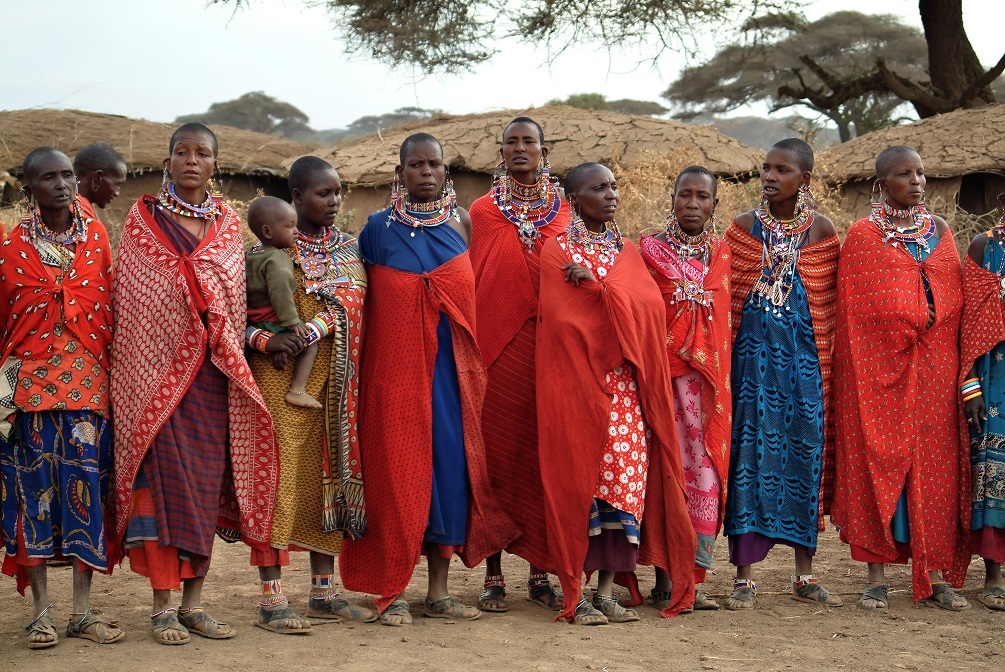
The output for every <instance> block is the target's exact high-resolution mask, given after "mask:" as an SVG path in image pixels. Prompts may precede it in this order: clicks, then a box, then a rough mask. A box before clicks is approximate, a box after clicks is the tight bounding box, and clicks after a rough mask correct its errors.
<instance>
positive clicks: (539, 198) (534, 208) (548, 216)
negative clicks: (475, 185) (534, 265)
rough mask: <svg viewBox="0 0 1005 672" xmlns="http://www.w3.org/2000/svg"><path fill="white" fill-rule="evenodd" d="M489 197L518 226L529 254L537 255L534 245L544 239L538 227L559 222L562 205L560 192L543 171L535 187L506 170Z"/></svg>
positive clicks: (498, 177)
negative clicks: (554, 221)
mask: <svg viewBox="0 0 1005 672" xmlns="http://www.w3.org/2000/svg"><path fill="white" fill-rule="evenodd" d="M489 195H490V196H491V197H492V202H493V203H495V204H496V207H497V208H499V211H500V212H501V213H502V214H503V216H504V217H506V219H508V220H509V221H510V222H512V223H513V224H514V225H515V226H516V230H517V235H518V236H519V237H520V242H521V243H523V245H524V246H525V247H526V248H527V254H532V253H533V252H534V244H535V242H536V241H537V240H538V239H540V238H541V232H540V231H538V228H540V227H542V226H545V225H547V224H549V223H550V222H551V221H552V220H553V219H555V215H557V214H558V211H559V209H560V208H561V206H562V202H561V200H560V199H559V198H558V189H557V188H556V186H555V184H554V183H553V182H551V180H550V179H549V177H548V174H547V173H545V172H543V171H542V173H541V177H540V178H539V179H538V181H537V183H535V184H522V183H520V182H517V181H516V180H514V179H513V178H512V176H510V174H509V172H508V171H503V172H502V174H498V175H496V177H495V179H494V180H493V182H492V189H491V191H490V192H489Z"/></svg>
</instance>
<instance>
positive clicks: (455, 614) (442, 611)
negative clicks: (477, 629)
mask: <svg viewBox="0 0 1005 672" xmlns="http://www.w3.org/2000/svg"><path fill="white" fill-rule="evenodd" d="M422 615H423V616H426V617H428V618H456V619H458V620H461V621H474V620H477V619H479V618H481V616H482V612H480V611H478V609H476V608H475V607H466V606H464V605H463V604H461V603H460V602H458V601H457V600H455V599H454V598H452V597H450V596H449V595H447V596H446V597H444V598H442V599H439V600H436V601H435V602H430V601H429V598H428V597H427V598H426V600H425V606H424V607H423V609H422Z"/></svg>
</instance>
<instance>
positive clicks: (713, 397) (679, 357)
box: [640, 236, 733, 531]
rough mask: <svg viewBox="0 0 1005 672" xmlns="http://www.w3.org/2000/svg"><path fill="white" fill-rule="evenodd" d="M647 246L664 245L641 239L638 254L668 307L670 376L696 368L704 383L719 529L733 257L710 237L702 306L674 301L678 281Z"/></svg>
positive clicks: (728, 413)
mask: <svg viewBox="0 0 1005 672" xmlns="http://www.w3.org/2000/svg"><path fill="white" fill-rule="evenodd" d="M648 245H662V243H658V242H655V241H648V242H647V241H646V239H643V241H642V247H641V248H640V250H641V252H642V258H643V259H645V262H646V265H647V266H648V267H649V273H650V275H652V277H653V279H654V280H655V281H656V286H657V287H659V289H660V294H662V295H663V303H664V305H665V306H666V311H667V327H666V331H667V340H666V348H667V357H668V358H669V360H670V375H671V376H674V377H676V376H682V375H684V374H685V373H687V371H688V369H694V370H695V371H697V372H698V373H700V374H701V375H702V377H703V378H704V379H705V381H706V382H707V383H708V384H707V385H702V389H701V408H702V412H703V414H704V416H705V417H704V418H703V419H702V425H703V426H702V429H703V431H704V434H705V450H707V451H708V456H709V459H711V460H712V465H713V466H714V467H715V471H716V473H717V474H718V475H719V523H718V529H721V527H722V521H723V517H724V514H725V508H726V492H727V488H726V484H727V479H728V477H729V444H730V441H731V439H732V435H731V432H732V418H733V396H732V393H731V392H730V381H729V371H730V366H731V363H732V362H731V359H730V352H731V350H732V348H731V347H730V343H731V341H732V332H731V330H730V319H731V315H730V294H729V275H730V258H731V256H732V255H731V254H730V251H729V245H727V244H726V243H725V242H723V241H721V240H720V239H719V238H718V237H717V236H712V251H711V255H710V258H711V261H710V266H709V269H708V274H707V275H706V276H705V283H704V289H705V291H707V292H709V293H710V294H711V295H712V307H711V308H706V307H704V306H701V305H699V304H697V303H695V302H694V301H676V300H675V299H674V292H676V291H677V286H678V284H679V282H680V281H679V280H674V279H671V278H669V277H667V275H666V274H665V273H664V272H663V271H661V270H660V269H661V268H662V265H661V264H660V263H659V262H658V261H656V259H654V258H653V257H652V256H651V255H650V254H648V253H647V246H648ZM709 317H711V318H712V319H709ZM717 531H718V530H717Z"/></svg>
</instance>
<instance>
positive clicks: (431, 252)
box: [359, 208, 468, 546]
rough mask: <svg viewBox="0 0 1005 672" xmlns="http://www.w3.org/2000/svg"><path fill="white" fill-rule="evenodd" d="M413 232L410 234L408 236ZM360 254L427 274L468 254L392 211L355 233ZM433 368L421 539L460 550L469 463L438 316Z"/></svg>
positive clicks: (445, 322) (442, 232) (447, 234)
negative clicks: (428, 484) (428, 491)
mask: <svg viewBox="0 0 1005 672" xmlns="http://www.w3.org/2000/svg"><path fill="white" fill-rule="evenodd" d="M412 234H414V235H412ZM359 250H360V254H361V255H362V257H363V260H364V261H366V263H368V264H379V265H380V266H387V267H389V268H396V269H398V270H401V271H407V272H409V273H417V274H419V273H429V272H430V271H433V270H435V269H436V268H438V267H439V266H442V265H443V264H445V263H447V262H448V261H450V260H451V259H453V258H454V257H456V256H458V255H460V254H463V253H464V252H465V250H467V244H466V243H465V242H464V239H463V238H462V237H461V235H460V234H459V233H457V231H455V230H454V229H453V228H451V227H450V226H448V225H447V224H441V225H440V226H436V227H430V228H420V229H418V230H416V229H413V228H412V227H410V226H408V225H406V224H402V223H401V222H399V221H397V220H396V219H394V217H392V216H391V209H390V208H388V209H387V210H382V211H380V212H377V213H374V214H372V215H370V218H369V219H367V222H366V227H365V228H364V229H363V231H362V232H361V233H360V235H359ZM436 338H437V342H438V345H437V350H436V362H435V364H434V366H433V399H432V404H433V484H432V489H433V492H432V499H431V500H430V503H429V523H428V526H427V527H426V533H425V537H424V538H425V540H426V541H427V542H429V543H433V544H443V545H447V546H461V545H463V544H464V540H465V537H466V533H467V521H468V465H467V458H466V456H465V454H464V426H463V423H462V415H461V388H460V384H459V383H458V382H457V363H456V362H455V361H454V341H453V336H452V335H451V332H450V320H449V319H447V316H446V315H445V314H444V313H442V312H441V313H440V321H439V323H438V324H437V326H436Z"/></svg>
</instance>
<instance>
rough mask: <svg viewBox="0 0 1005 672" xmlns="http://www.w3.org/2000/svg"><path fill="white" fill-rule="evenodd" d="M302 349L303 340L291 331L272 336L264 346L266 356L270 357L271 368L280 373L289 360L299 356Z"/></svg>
mask: <svg viewBox="0 0 1005 672" xmlns="http://www.w3.org/2000/svg"><path fill="white" fill-rule="evenodd" d="M303 349H304V339H302V338H300V337H299V336H297V335H296V334H295V333H293V332H292V331H282V332H280V333H278V334H272V336H270V337H269V342H268V343H266V344H265V352H266V354H269V355H272V366H274V367H276V368H277V369H279V370H280V371H283V370H285V369H286V367H287V366H288V365H289V363H290V360H291V359H292V358H294V357H296V356H297V355H299V354H300V351H301V350H303Z"/></svg>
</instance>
